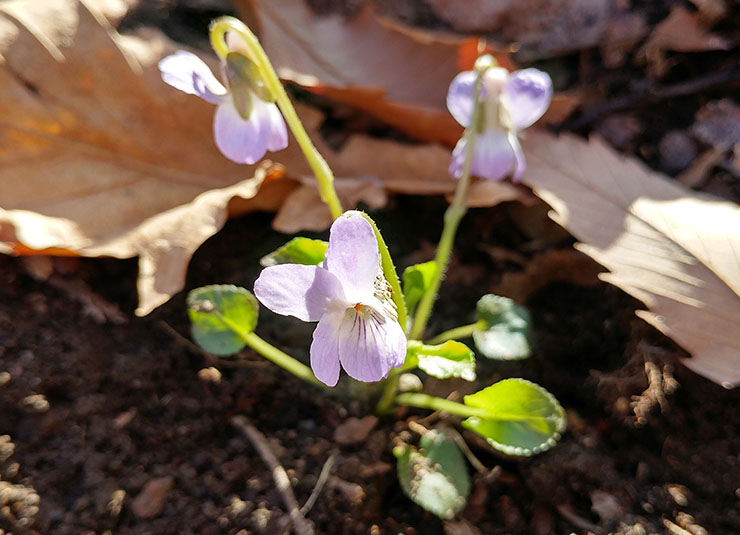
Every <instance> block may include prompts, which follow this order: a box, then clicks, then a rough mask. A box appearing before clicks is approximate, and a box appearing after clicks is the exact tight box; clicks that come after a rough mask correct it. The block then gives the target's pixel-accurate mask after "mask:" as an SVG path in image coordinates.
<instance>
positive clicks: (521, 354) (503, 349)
mask: <svg viewBox="0 0 740 535" xmlns="http://www.w3.org/2000/svg"><path fill="white" fill-rule="evenodd" d="M476 313H477V315H478V321H479V322H480V323H481V324H482V325H483V327H482V328H481V329H479V330H476V331H474V332H473V341H474V342H475V347H477V348H478V351H480V352H481V353H482V354H483V355H484V356H486V357H488V358H489V359H496V360H518V359H524V358H527V357H528V356H529V355H530V353H531V350H530V348H529V312H527V311H526V309H525V308H524V307H522V306H520V305H518V304H516V303H515V302H514V301H512V300H511V299H509V298H508V297H501V296H499V295H493V294H488V295H484V296H483V297H481V298H480V300H479V301H478V304H477V305H476Z"/></svg>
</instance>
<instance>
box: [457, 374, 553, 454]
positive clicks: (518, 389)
mask: <svg viewBox="0 0 740 535" xmlns="http://www.w3.org/2000/svg"><path fill="white" fill-rule="evenodd" d="M463 402H464V403H465V405H467V406H469V407H478V408H481V409H484V410H483V411H481V415H480V416H471V417H469V418H467V419H466V420H464V421H463V423H462V425H463V427H466V428H467V429H470V430H471V431H474V432H476V433H478V434H479V435H481V436H482V437H483V438H485V439H486V441H487V442H488V443H489V444H490V445H491V446H493V447H494V448H496V449H497V450H499V451H502V452H504V453H506V454H507V455H520V456H530V455H533V454H536V453H541V452H543V451H547V450H548V449H550V448H551V447H553V446H554V445H555V441H557V440H560V435H561V434H562V432H563V431H565V424H566V419H565V411H564V410H563V407H561V406H560V403H558V400H557V399H555V396H553V395H552V394H550V393H549V392H548V391H547V390H545V389H544V388H542V387H541V386H539V385H536V384H534V383H532V382H530V381H526V380H524V379H504V380H503V381H499V382H498V383H495V384H493V385H491V386H489V387H488V388H484V389H483V390H481V391H480V392H476V393H475V394H471V395H469V396H465V398H464V399H463Z"/></svg>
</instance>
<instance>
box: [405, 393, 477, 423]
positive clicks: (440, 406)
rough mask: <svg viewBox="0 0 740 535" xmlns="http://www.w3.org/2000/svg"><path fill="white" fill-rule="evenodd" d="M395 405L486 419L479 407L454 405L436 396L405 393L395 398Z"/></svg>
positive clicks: (452, 402)
mask: <svg viewBox="0 0 740 535" xmlns="http://www.w3.org/2000/svg"><path fill="white" fill-rule="evenodd" d="M396 403H397V404H399V405H406V406H408V407H419V408H421V409H430V410H433V411H445V412H446V413H449V414H456V415H457V416H463V417H465V418H468V417H470V416H478V417H480V418H487V417H488V416H489V415H488V412H487V411H486V410H485V409H482V408H480V407H468V406H467V405H463V404H462V403H455V402H454V401H450V400H449V399H444V398H438V397H437V396H430V395H429V394H418V393H412V392H410V393H406V394H399V395H398V396H396Z"/></svg>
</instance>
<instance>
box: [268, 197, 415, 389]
mask: <svg viewBox="0 0 740 535" xmlns="http://www.w3.org/2000/svg"><path fill="white" fill-rule="evenodd" d="M254 294H255V295H256V296H257V299H259V300H260V301H261V302H262V304H263V305H265V306H266V307H267V308H269V309H270V310H272V311H273V312H276V313H278V314H282V315H284V316H294V317H296V318H298V319H299V320H302V321H318V322H319V324H318V325H317V326H316V330H315V331H314V333H313V343H312V344H311V350H310V354H311V368H312V369H313V372H314V374H315V375H316V377H317V378H318V379H319V380H320V381H321V382H323V383H325V384H327V385H329V386H334V385H336V384H337V381H338V380H339V365H340V363H341V365H342V367H343V368H344V369H345V371H346V372H347V373H348V374H349V375H350V376H351V377H353V378H355V379H357V380H359V381H365V382H372V381H379V380H380V379H382V378H383V377H386V376H387V375H388V372H389V371H390V370H391V368H394V367H398V366H401V365H402V364H403V362H404V360H405V358H406V335H405V334H404V331H403V329H402V328H401V325H400V324H399V323H398V319H397V317H396V309H395V306H394V305H393V302H392V301H391V299H390V292H389V290H388V283H387V281H386V280H385V278H384V277H383V273H382V270H381V268H380V253H379V252H378V242H377V240H376V238H375V232H374V231H373V228H372V226H371V225H370V223H368V222H367V220H366V219H365V218H364V217H363V216H362V215H360V214H359V213H358V212H347V213H345V214H344V215H342V216H341V217H339V218H338V219H337V220H336V221H334V224H333V225H332V226H331V231H330V235H329V248H328V249H327V251H326V257H325V260H324V264H323V266H306V265H299V264H282V265H277V266H271V267H268V268H265V269H264V270H263V271H262V273H261V274H260V276H259V278H258V279H257V280H256V281H255V283H254Z"/></svg>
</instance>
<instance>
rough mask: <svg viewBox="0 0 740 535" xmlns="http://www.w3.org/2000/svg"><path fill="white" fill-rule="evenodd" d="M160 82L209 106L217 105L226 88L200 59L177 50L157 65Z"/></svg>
mask: <svg viewBox="0 0 740 535" xmlns="http://www.w3.org/2000/svg"><path fill="white" fill-rule="evenodd" d="M158 66H159V70H160V72H161V73H162V80H163V81H164V82H165V83H167V84H169V85H171V86H172V87H174V88H176V89H179V90H180V91H183V92H185V93H188V94H189V95H197V96H199V97H200V98H202V99H203V100H206V101H208V102H210V103H211V104H219V103H220V102H221V101H222V99H223V97H224V95H226V88H225V87H224V86H223V85H222V84H221V82H219V81H218V80H217V79H216V77H215V76H214V75H213V73H212V72H211V69H209V68H208V65H206V64H205V63H204V62H203V60H202V59H200V58H199V57H198V56H196V55H195V54H191V53H190V52H186V51H184V50H178V51H177V52H175V53H174V54H172V55H171V56H167V57H166V58H164V59H162V60H161V61H160V62H159V64H158Z"/></svg>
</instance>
